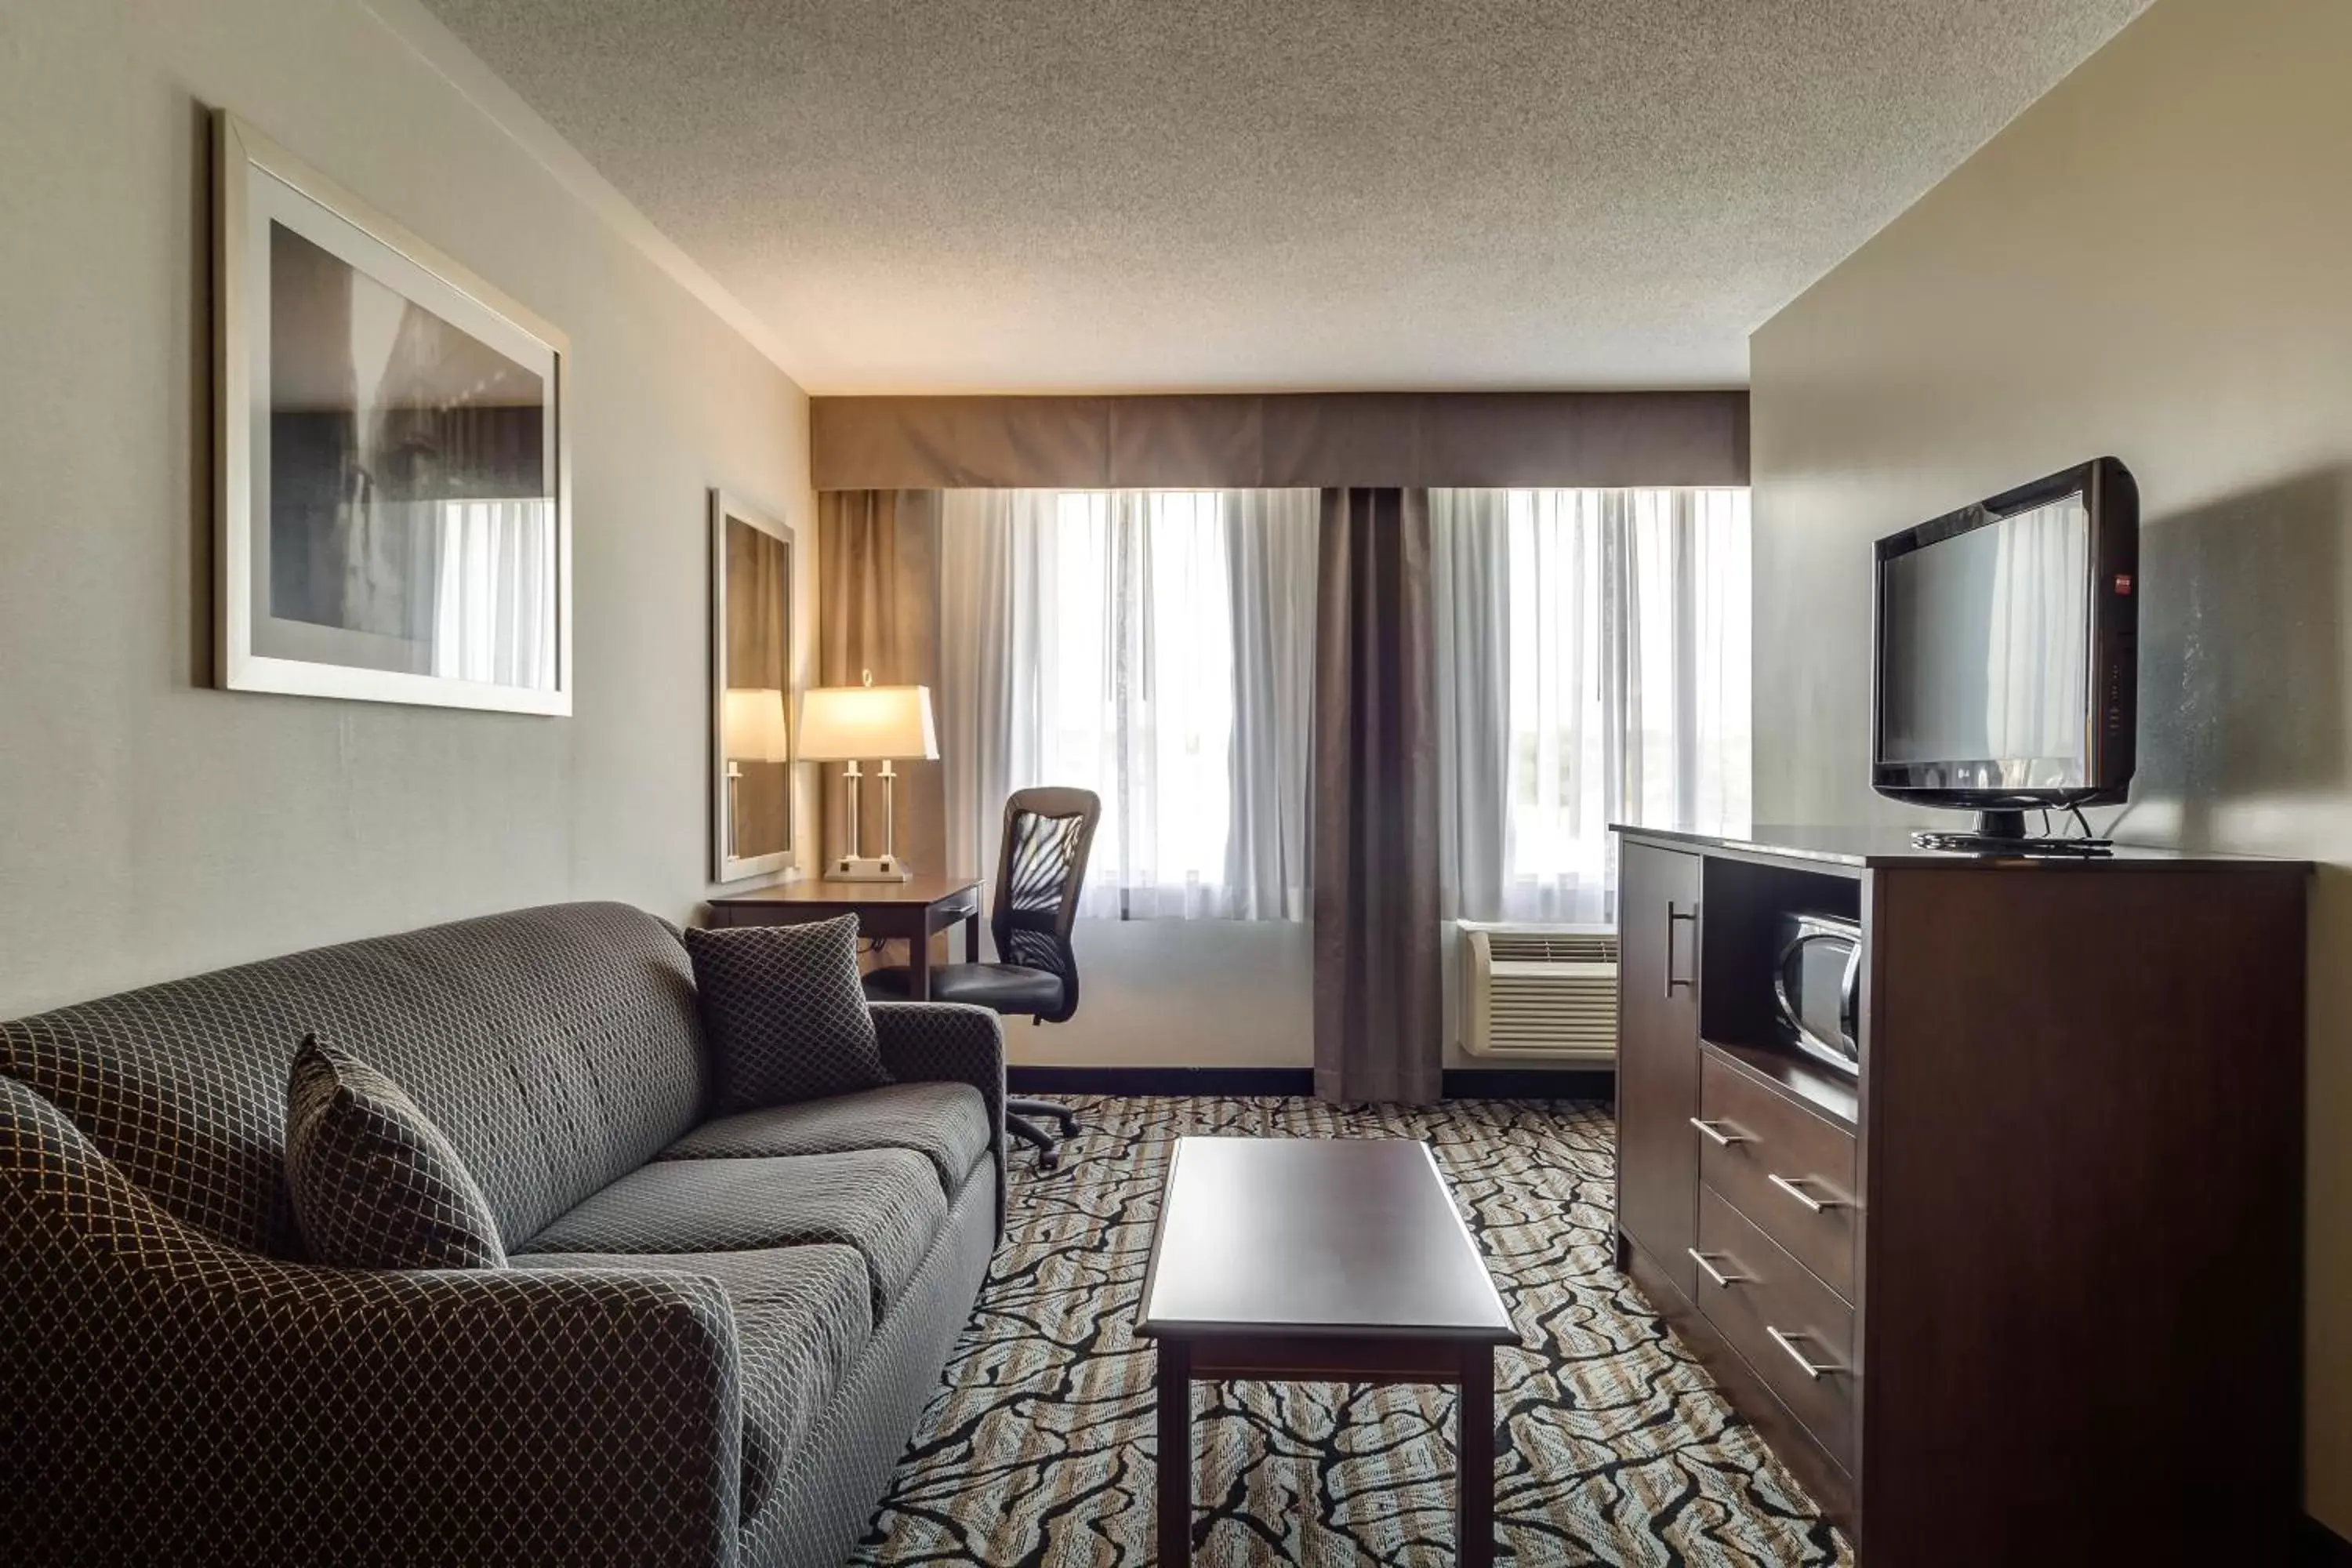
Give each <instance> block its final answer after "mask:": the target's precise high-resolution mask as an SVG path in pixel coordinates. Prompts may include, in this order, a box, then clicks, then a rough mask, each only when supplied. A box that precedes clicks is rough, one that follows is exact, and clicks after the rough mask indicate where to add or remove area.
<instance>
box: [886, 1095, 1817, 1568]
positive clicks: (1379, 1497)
mask: <svg viewBox="0 0 2352 1568" xmlns="http://www.w3.org/2000/svg"><path fill="white" fill-rule="evenodd" d="M1070 1103H1072V1104H1073V1105H1074V1106H1075V1107H1076V1108H1077V1110H1078V1111H1079V1113H1080V1115H1081V1116H1082V1117H1083V1118H1084V1120H1085V1122H1086V1131H1084V1132H1083V1133H1082V1134H1081V1135H1080V1137H1079V1138H1078V1139H1077V1140H1076V1142H1074V1143H1073V1144H1071V1145H1068V1146H1067V1147H1066V1152H1065V1155H1064V1163H1063V1167H1062V1169H1061V1170H1060V1171H1059V1172H1058V1173H1054V1174H1051V1175H1040V1174H1039V1173H1037V1172H1036V1170H1035V1167H1034V1163H1032V1161H1031V1159H1030V1157H1029V1155H1028V1154H1027V1153H1026V1152H1018V1153H1016V1154H1015V1156H1014V1160H1013V1201H1012V1218H1011V1230H1010V1234H1009V1235H1008V1237H1007V1238H1006V1241H1005V1244H1004V1247H1003V1249H1002V1251H1001V1252H1000V1253H999V1255H998V1258H997V1260H996V1267H995V1271H994V1273H993V1276H992V1279H991V1280H990V1283H989V1285H988V1288H987V1289H986V1291H985V1292H984V1293H983V1294H982V1299H981V1302H980V1306H979V1309H978V1315H977V1317H976V1318H975V1320H974V1321H973V1324H972V1326H971V1328H970V1329H969V1330H968V1331H967V1332H966V1334H965V1336H964V1340H963V1342H962V1344H961V1346H960V1348H959V1349H958V1351H957V1352H956V1356H955V1360H954V1361H953V1363H951V1364H950V1367H949V1369H948V1383H947V1385H946V1387H945V1388H944V1389H943V1390H942V1391H941V1393H940V1396H939V1397H938V1398H937V1399H936V1400H934V1401H933V1402H932V1405H931V1406H930V1408H929V1411H928V1412H927V1413H926V1415H925V1416H924V1419H923V1423H922V1426H921V1428H920V1430H919V1432H918V1433H917V1435H916V1437H915V1442H914V1446H913V1447H912V1449H911V1451H910V1452H909V1454H908V1458H906V1460H905V1461H904V1462H903V1463H902V1465H901V1466H900V1468H899V1471H898V1477H897V1479H896V1480H895V1482H894V1483H893V1485H892V1488H891V1490H890V1493H889V1495H888V1497H887V1499H886V1500H884V1502H883V1504H882V1507H881V1509H880V1511H879V1512H878V1513H877V1516H876V1519H875V1521H874V1524H873V1527H872V1529H871V1530H870V1531H869V1532H868V1534H867V1537H866V1541H865V1542H864V1544H863V1545H862V1546H861V1547H860V1548H859V1551H858V1554H857V1556H856V1559H855V1561H856V1562H857V1563H860V1564H868V1565H873V1568H883V1565H886V1564H904V1563H975V1562H976V1563H991V1564H1011V1563H1024V1564H1028V1563H1034V1564H1041V1565H1050V1568H1114V1565H1129V1564H1132V1565H1138V1568H1139V1565H1141V1564H1144V1563H1150V1561H1151V1544H1150V1543H1151V1509H1152V1479H1153V1474H1154V1469H1153V1465H1154V1460H1153V1451H1154V1447H1155V1437H1154V1434H1153V1428H1152V1383H1151V1373H1152V1351H1151V1347H1150V1343H1149V1342H1140V1341H1137V1340H1135V1339H1134V1338H1132V1337H1131V1333H1130V1331H1131V1329H1132V1327H1133V1324H1134V1321H1135V1315H1136V1304H1137V1300H1138V1296H1139V1291H1140V1289H1141V1287H1142V1283H1143V1271H1144V1264H1145V1260H1146V1258H1147V1257H1148V1255H1149V1253H1150V1246H1151V1227H1152V1222H1153V1219H1154V1217H1155V1215H1156V1214H1157V1211H1158V1207H1159V1201H1160V1181H1161V1178H1162V1175H1163V1174H1164V1173H1165V1171H1166V1169H1167V1163H1168V1155H1169V1152H1170V1149H1171V1145H1172V1143H1173V1142H1174V1140H1175V1139H1176V1138H1177V1137H1179V1136H1181V1135H1182V1134H1185V1133H1192V1132H1198V1133H1227V1134H1240V1135H1251V1136H1264V1137H1295V1138H1335V1137H1337V1138H1352V1137H1404V1138H1421V1139H1426V1140H1427V1141H1428V1142H1430V1143H1431V1145H1432V1146H1433V1148H1434V1149H1435V1151H1436V1154H1437V1159H1438V1163H1439V1165H1440V1166H1441V1167H1442V1168H1443V1169H1444V1172H1445V1174H1446V1179H1447V1181H1448V1183H1449V1184H1451V1185H1452V1187H1453V1189H1454V1198H1455V1201H1456V1203H1457V1204H1458V1205H1460V1206H1461V1207H1462V1208H1463V1210H1464V1212H1465V1215H1466V1217H1467V1218H1468V1220H1469V1224H1470V1227H1471V1230H1472V1232H1473V1234H1474V1235H1475V1237H1477V1239H1478V1243H1479V1246H1480V1248H1481V1250H1482V1251H1483V1252H1484V1253H1485V1255H1486V1259H1487V1262H1488V1265H1489V1266H1490V1267H1491V1268H1492V1269H1493V1270H1494V1273H1495V1279H1496V1285H1497V1286H1498V1287H1499V1288H1500V1289H1501V1291H1502V1294H1503V1299H1504V1300H1505V1302H1506V1303H1507V1305H1508V1307H1509V1308H1510V1310H1511V1316H1512V1319H1513V1321H1514V1322H1515V1323H1516V1324H1517V1327H1518V1330H1519V1333H1520V1336H1521V1339H1522V1341H1523V1343H1522V1345H1521V1346H1520V1347H1519V1348H1517V1349H1509V1350H1505V1351H1502V1352H1499V1353H1498V1354H1497V1356H1496V1394H1495V1412H1496V1422H1497V1423H1498V1425H1499V1426H1500V1433H1499V1435H1498V1437H1497V1441H1496V1481H1495V1485H1496V1502H1495V1516H1496V1532H1497V1558H1498V1561H1502V1562H1507V1563H1521V1564H1532V1563H1543V1564H1553V1563H1559V1564H1575V1563H1612V1564H1617V1563H1622V1564H1636V1563H1639V1564H1662V1565H1663V1564H1681V1563H1689V1564H1704V1565H1710V1568H1711V1565H1714V1564H1727V1565H1753V1568H1782V1565H1793V1564H1811V1563H1834V1564H1844V1563H1851V1562H1852V1558H1851V1555H1850V1553H1849V1551H1848V1548H1847V1546H1846V1544H1845V1542H1844V1541H1843V1538H1842V1537H1841V1536H1840V1535H1838V1534H1837V1532H1836V1531H1833V1530H1832V1528H1831V1526H1830V1525H1829V1524H1828V1523H1827V1522H1826V1521H1823V1520H1822V1518H1820V1517H1819V1515H1818V1514H1817V1513H1816V1512H1815V1510H1814V1509H1813V1507H1812V1505H1811V1502H1810V1501H1809V1500H1807V1499H1806V1497H1805V1495H1804V1493H1803V1492H1802V1490H1801V1489H1800V1488H1799V1487H1798V1485H1797V1483H1796V1482H1795V1481H1794V1480H1793V1479H1791V1478H1790V1475H1789V1473H1788V1472H1787V1471H1786V1470H1785V1469H1783V1468H1781V1467H1780V1463H1779V1462H1778V1461H1777V1460H1775V1459H1774V1458H1772V1456H1771V1454H1770V1452H1769V1450H1768V1449H1767V1448H1766V1447H1765V1446H1764V1444H1763V1442H1762V1440H1761V1439H1760V1438H1759V1436H1757V1434H1756V1433H1755V1431H1754V1430H1753V1429H1752V1428H1750V1427H1749V1426H1748V1425H1747V1424H1746V1423H1745V1422H1743V1421H1741V1420H1740V1419H1739V1418H1738V1416H1737V1415H1733V1414H1732V1413H1731V1411H1730V1409H1729V1408H1728V1407H1727V1406H1726V1405H1724V1403H1723V1401H1722V1400H1721V1398H1720V1397H1719V1396H1718V1395H1717V1393H1716V1392H1715V1388H1714V1385H1713V1384H1711V1382H1710V1381H1709V1380H1708V1378H1707V1375H1706V1373H1705V1372H1704V1371H1703V1370H1701V1368H1700V1367H1699V1366H1698V1365H1697V1363H1695V1362H1693V1361H1692V1360H1691V1359H1690V1358H1689V1357H1688V1356H1687V1355H1686V1354H1685V1353H1684V1352H1683V1351H1682V1350H1681V1349H1680V1348H1679V1346H1678V1345H1677V1344H1676V1343H1675V1342H1674V1341H1673V1340H1671V1339H1670V1338H1669V1337H1668V1336H1667V1335H1666V1332H1665V1331H1664V1328H1663V1326H1662V1325H1661V1324H1660V1323H1659V1321H1658V1320H1657V1319H1656V1318H1655V1317H1654V1316H1653V1315H1652V1314H1651V1312H1650V1311H1649V1310H1648V1309H1647V1308H1646V1307H1645V1306H1644V1305H1643V1302H1642V1300H1641V1298H1640V1297H1639V1296H1638V1295H1637V1294H1635V1293H1634V1292H1633V1289H1631V1288H1630V1287H1629V1286H1627V1285H1626V1284H1625V1283H1624V1282H1623V1281H1622V1280H1621V1279H1619V1277H1618V1276H1617V1274H1616V1272H1615V1270H1614V1268H1612V1257H1611V1243H1610V1204H1611V1161H1612V1137H1611V1131H1610V1123H1609V1113H1608V1110H1607V1108H1606V1107H1605V1106H1601V1105H1595V1104H1588V1103H1583V1102H1576V1101H1518V1100H1455V1101H1449V1102H1447V1103H1446V1104H1444V1105H1443V1106H1439V1107H1434V1108H1432V1109H1428V1110H1412V1109H1407V1108H1403V1107H1395V1106H1371V1107H1348V1108H1342V1107H1334V1106H1328V1105H1324V1104H1322V1103H1319V1102H1318V1101H1313V1100H1272V1099H1249V1100H1244V1099H1206V1098H1200V1099H1134V1100H1086V1099H1078V1100H1072V1101H1071V1102H1070ZM1267 1201H1268V1202H1273V1203H1278V1202H1280V1201H1281V1195H1280V1194H1267ZM1193 1397H1194V1406H1193V1408H1194V1412H1195V1420H1196V1423H1197V1425H1196V1430H1195V1436H1194V1442H1195V1451H1194V1458H1193V1465H1194V1476H1193V1494H1192V1495H1193V1500H1194V1512H1193V1561H1194V1562H1195V1563H1203V1564H1213V1565H1217V1568H1242V1565H1244V1564H1261V1563H1265V1564H1271V1563H1297V1564H1307V1565H1312V1568H1325V1565H1329V1568H1339V1565H1342V1564H1346V1565H1350V1568H1352V1565H1355V1564H1361V1563H1391V1564H1421V1563H1428V1564H1441V1563H1452V1562H1453V1561H1454V1505H1453V1499H1454V1442H1453V1426H1454V1394H1453V1391H1452V1390H1450V1389H1443V1388H1434V1387H1406V1386H1394V1387H1386V1388H1376V1387H1351V1386H1341V1385H1337V1384H1255V1383H1223V1384H1203V1385H1202V1386H1200V1387H1198V1388H1196V1389H1195V1391H1194V1395H1193Z"/></svg>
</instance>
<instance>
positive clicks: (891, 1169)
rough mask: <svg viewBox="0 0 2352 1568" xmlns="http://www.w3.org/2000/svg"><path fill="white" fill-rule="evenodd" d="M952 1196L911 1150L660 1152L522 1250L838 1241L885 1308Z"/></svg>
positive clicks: (751, 1248) (683, 1248)
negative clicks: (732, 1156) (771, 1154)
mask: <svg viewBox="0 0 2352 1568" xmlns="http://www.w3.org/2000/svg"><path fill="white" fill-rule="evenodd" d="M947 1217H948V1205H947V1198H946V1197H945V1195H944V1194H941V1192H940V1179H939V1177H938V1176H937V1175H936V1174H934V1173H933V1172H932V1170H931V1163H930V1162H929V1160H927V1159H925V1158H924V1157H923V1156H922V1155H920V1154H918V1153H915V1152H912V1151H910V1150H906V1149H867V1150H859V1151H856V1152H849V1153H842V1154H796V1155H792V1156H789V1157H784V1158H775V1159H744V1160H658V1161H656V1162H655V1163H652V1164H650V1165H647V1166H646V1167H645V1168H644V1169H643V1170H640V1171H636V1172H634V1173H631V1174H629V1175H626V1176H624V1177H622V1178H621V1179H620V1180H619V1181H617V1182H614V1184H612V1185H611V1186H609V1187H606V1188H605V1189H604V1191H603V1192H601V1193H598V1194H595V1195H594V1196H593V1197H591V1198H590V1199H588V1201H587V1202H585V1203H583V1204H582V1205H580V1206H579V1207H578V1208H575V1209H573V1210H572V1212H571V1213H570V1214H567V1215H564V1216H563V1217H562V1218H561V1219H559V1220H557V1221H556V1222H555V1223H554V1224H553V1225H551V1226H548V1227H547V1228H546V1229H545V1230H543V1231H541V1232H540V1233H539V1234H538V1235H537V1236H535V1237H531V1238H530V1243H529V1244H528V1245H527V1246H524V1247H519V1248H516V1249H515V1250H516V1251H517V1252H521V1253H544V1252H635V1253H661V1252H756V1251H760V1250H762V1249H765V1248H768V1247H797V1246H803V1245H805V1244H807V1243H810V1242H835V1243H839V1244H841V1245H843V1246H845V1247H856V1249H857V1252H858V1255H859V1256H860V1257H862V1258H864V1259H865V1261H866V1274H867V1282H868V1284H869V1286H870V1287H871V1289H872V1291H873V1298H874V1315H875V1316H876V1318H877V1319H879V1318H881V1317H883V1316H885V1315H886V1314H887V1312H888V1310H889V1306H890V1303H891V1302H892V1301H894V1300H897V1299H898V1292H899V1290H900V1289H903V1288H904V1287H905V1286H906V1283H907V1281H908V1279H912V1278H913V1277H914V1273H915V1270H916V1268H918V1267H919V1265H920V1264H921V1263H922V1261H923V1255H924V1254H925V1253H926V1252H928V1251H929V1250H930V1246H931V1242H932V1240H933V1238H935V1237H937V1236H938V1235H939V1233H940V1231H941V1230H942V1229H943V1228H945V1227H946V1225H947Z"/></svg>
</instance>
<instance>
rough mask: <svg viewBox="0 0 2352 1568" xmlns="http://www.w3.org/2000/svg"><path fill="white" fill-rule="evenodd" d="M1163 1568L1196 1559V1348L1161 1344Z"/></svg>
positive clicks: (1179, 1342)
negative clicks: (1194, 1511) (1194, 1465)
mask: <svg viewBox="0 0 2352 1568" xmlns="http://www.w3.org/2000/svg"><path fill="white" fill-rule="evenodd" d="M1157 1353H1158V1356H1159V1363H1160V1364H1159V1370H1158V1373H1157V1374H1156V1378H1157V1382H1158V1384H1159V1388H1160V1509H1159V1513H1160V1531H1159V1533H1160V1553H1159V1561H1160V1568H1176V1565H1177V1564H1181V1563H1190V1562H1192V1345H1191V1344H1189V1343H1187V1342H1185V1341H1182V1340H1161V1341H1160V1343H1159V1350H1158V1352H1157Z"/></svg>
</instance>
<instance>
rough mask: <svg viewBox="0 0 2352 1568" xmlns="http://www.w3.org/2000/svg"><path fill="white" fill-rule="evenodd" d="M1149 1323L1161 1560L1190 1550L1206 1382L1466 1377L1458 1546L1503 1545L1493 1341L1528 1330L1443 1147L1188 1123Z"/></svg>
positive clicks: (1486, 1549)
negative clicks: (1233, 1133)
mask: <svg viewBox="0 0 2352 1568" xmlns="http://www.w3.org/2000/svg"><path fill="white" fill-rule="evenodd" d="M1136 1332H1137V1333H1138V1334H1139V1335H1142V1336H1143V1337H1145V1338H1147V1339H1150V1340H1153V1341H1156V1342H1157V1344H1158V1352H1159V1357H1160V1366H1159V1373H1158V1379H1157V1382H1158V1387H1159V1393H1160V1510H1159V1511H1160V1525H1159V1534H1160V1563H1161V1564H1162V1565H1163V1568H1167V1565H1171V1564H1175V1563H1188V1562H1190V1561H1191V1554H1192V1384H1194V1383H1195V1382H1205V1381H1211V1380H1215V1379H1229V1378H1258V1379H1264V1380H1266V1381H1271V1382H1283V1383H1439V1384H1456V1385H1458V1386H1459V1387H1460V1388H1461V1390H1462V1403H1461V1415H1460V1422H1461V1425H1460V1429H1459V1431H1458V1433H1457V1435H1456V1437H1455V1448H1456V1451H1457V1454H1458V1456H1459V1459H1458V1462H1459V1465H1460V1479H1459V1480H1458V1481H1457V1483H1456V1489H1455V1499H1454V1532H1455V1533H1454V1541H1455V1551H1456V1553H1457V1556H1458V1558H1459V1561H1461V1562H1462V1563H1470V1564H1476V1565H1477V1568H1486V1565H1487V1564H1489V1563H1493V1561H1494V1559H1495V1347H1496V1345H1507V1344H1517V1342H1518V1335H1517V1332H1516V1331H1514V1330H1513V1329H1512V1327H1511V1320H1510V1315H1509V1314H1508V1313H1507V1312H1506V1311H1505V1310H1503V1301H1502V1298H1501V1297H1500V1296H1497V1295H1496V1293H1495V1282H1494V1280H1493V1279H1491V1278H1490V1277H1489V1276H1488V1275H1487V1273H1486V1264H1485V1263H1484V1262H1483V1261H1482V1260H1481V1259H1480V1258H1479V1257H1478V1248H1477V1245H1476V1244H1475V1242H1473V1241H1472V1240H1471V1239H1470V1232H1469V1229H1468V1227H1466V1226H1464V1225H1463V1223H1462V1217H1461V1215H1457V1214H1456V1213H1454V1199H1453V1197H1452V1196H1451V1195H1450V1194H1448V1193H1447V1192H1446V1190H1445V1180H1444V1177H1443V1176H1441V1175H1439V1174H1438V1171H1437V1161H1436V1158H1435V1156H1433V1154H1431V1153H1430V1152H1429V1145H1428V1144H1426V1143H1420V1142H1412V1141H1411V1140H1408V1139H1402V1138H1349V1139H1321V1138H1179V1139H1178V1140H1177V1141H1176V1152H1175V1155H1174V1157H1173V1158H1171V1160H1170V1161H1169V1164H1168V1181H1167V1184H1166V1186H1165V1187H1163V1188H1162V1190H1161V1193H1160V1224H1159V1226H1158V1228H1157V1229H1156V1230H1155V1231H1154V1233H1153V1235H1152V1238H1151V1263H1150V1268H1148V1269H1147V1270H1146V1271H1145V1274H1144V1277H1143V1317H1142V1321H1140V1322H1139V1323H1138V1324H1137V1325H1136Z"/></svg>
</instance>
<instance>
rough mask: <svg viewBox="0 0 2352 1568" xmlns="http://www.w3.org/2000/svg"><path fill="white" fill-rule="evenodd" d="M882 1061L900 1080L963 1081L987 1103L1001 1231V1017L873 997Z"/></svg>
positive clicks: (975, 1010)
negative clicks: (878, 1000)
mask: <svg viewBox="0 0 2352 1568" xmlns="http://www.w3.org/2000/svg"><path fill="white" fill-rule="evenodd" d="M870 1005H871V1006H872V1007H873V1009H874V1032H875V1034H876V1036H877V1038H878V1040H879V1042H880V1045H881V1047H882V1065H883V1066H884V1067H886V1068H889V1069H890V1076H891V1077H892V1078H895V1079H898V1080H899V1081H900V1082H901V1083H905V1082H909V1081H914V1082H942V1083H968V1084H970V1085H971V1086H972V1087H973V1088H974V1089H978V1090H980V1097H981V1099H982V1100H984V1101H986V1102H987V1105H988V1147H989V1152H991V1153H992V1154H994V1155H995V1156H996V1229H997V1234H998V1235H999V1236H1002V1235H1003V1232H1004V1205H1005V1196H1006V1194H1005V1186H1004V1178H1005V1142H1004V1021H1003V1019H1001V1018H999V1017H998V1016H996V1015H995V1014H993V1013H992V1012H990V1011H989V1010H988V1009H987V1008H985V1007H967V1006H965V1005H962V1004H961V1003H957V1002H876V1003H872V1004H870Z"/></svg>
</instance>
